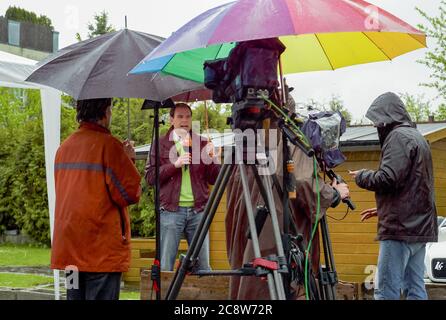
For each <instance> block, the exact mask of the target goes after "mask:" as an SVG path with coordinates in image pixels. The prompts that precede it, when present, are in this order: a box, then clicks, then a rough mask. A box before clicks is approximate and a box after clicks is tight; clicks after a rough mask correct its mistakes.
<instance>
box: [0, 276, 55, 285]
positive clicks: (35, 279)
mask: <svg viewBox="0 0 446 320" xmlns="http://www.w3.org/2000/svg"><path fill="white" fill-rule="evenodd" d="M52 282H53V278H52V277H45V276H40V275H33V274H17V273H0V287H10V288H32V287H35V286H37V285H41V284H48V283H52Z"/></svg>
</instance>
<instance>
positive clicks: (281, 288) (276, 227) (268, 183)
mask: <svg viewBox="0 0 446 320" xmlns="http://www.w3.org/2000/svg"><path fill="white" fill-rule="evenodd" d="M263 180H264V184H265V189H266V195H267V198H268V206H269V207H270V208H271V212H270V216H271V222H272V226H273V231H274V238H275V241H276V247H277V253H278V258H279V265H280V269H281V270H282V271H285V272H288V267H287V264H286V258H285V251H284V250H283V243H282V235H281V232H280V227H279V220H278V218H277V211H276V205H275V203H274V197H273V195H272V192H271V190H272V185H271V181H270V177H269V176H264V178H263ZM276 272H277V271H276ZM277 274H278V281H277V284H278V291H279V292H280V295H279V298H282V299H285V298H286V295H285V289H284V286H283V279H282V276H281V275H279V273H278V272H277Z"/></svg>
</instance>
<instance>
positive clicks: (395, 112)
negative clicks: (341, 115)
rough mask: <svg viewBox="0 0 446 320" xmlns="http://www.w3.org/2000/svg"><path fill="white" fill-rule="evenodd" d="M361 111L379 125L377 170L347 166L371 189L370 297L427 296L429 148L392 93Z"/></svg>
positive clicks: (433, 224)
mask: <svg viewBox="0 0 446 320" xmlns="http://www.w3.org/2000/svg"><path fill="white" fill-rule="evenodd" d="M366 117H367V118H368V119H370V120H371V121H372V122H373V124H374V126H375V127H376V128H377V130H378V135H379V141H380V144H381V161H380V165H379V168H378V170H376V171H373V170H365V169H363V170H359V171H352V172H350V174H351V175H352V176H353V177H354V178H355V180H356V184H357V185H358V186H359V187H361V188H363V189H367V190H370V191H374V192H375V197H376V203H377V208H373V209H368V210H365V211H363V212H362V213H361V215H362V218H361V221H364V220H367V219H369V218H371V217H373V216H378V236H377V240H379V241H380V247H379V257H378V271H377V274H376V278H375V299H376V300H395V299H400V297H401V291H403V292H404V294H405V296H406V298H407V299H423V300H424V299H427V293H426V288H425V285H424V256H425V251H426V250H425V249H426V242H436V241H437V237H438V228H437V212H436V208H435V195H434V175H433V165H432V154H431V151H430V147H429V144H428V142H427V141H426V140H425V139H424V137H423V136H422V135H421V134H420V132H419V131H418V130H417V129H416V125H415V124H414V123H412V121H411V118H410V116H409V114H408V112H407V111H406V108H405V106H404V103H403V102H402V101H401V99H400V98H399V97H398V96H397V95H396V94H394V93H390V92H389V93H385V94H383V95H381V96H379V97H378V98H377V99H376V100H375V101H374V102H373V103H372V105H371V106H370V108H369V110H368V111H367V114H366Z"/></svg>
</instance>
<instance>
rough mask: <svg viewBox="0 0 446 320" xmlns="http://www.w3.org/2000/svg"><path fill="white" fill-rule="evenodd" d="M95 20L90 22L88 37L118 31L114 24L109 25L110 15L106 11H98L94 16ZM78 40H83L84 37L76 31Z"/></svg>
mask: <svg viewBox="0 0 446 320" xmlns="http://www.w3.org/2000/svg"><path fill="white" fill-rule="evenodd" d="M93 19H94V21H93V22H90V23H88V26H87V28H88V31H89V32H88V38H89V39H91V38H94V37H96V36H100V35H103V34H106V33H109V32H113V31H116V30H115V28H114V27H113V26H112V25H109V17H108V13H107V12H106V11H102V12H101V13H96V14H95V15H94V17H93ZM76 39H77V41H82V37H81V35H80V34H79V33H76Z"/></svg>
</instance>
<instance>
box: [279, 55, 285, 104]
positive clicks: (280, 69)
mask: <svg viewBox="0 0 446 320" xmlns="http://www.w3.org/2000/svg"><path fill="white" fill-rule="evenodd" d="M279 73H280V88H281V90H282V94H281V97H280V100H281V105H282V107H284V106H285V104H286V100H285V98H286V97H285V95H286V89H285V81H284V80H283V69H282V58H281V57H279Z"/></svg>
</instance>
